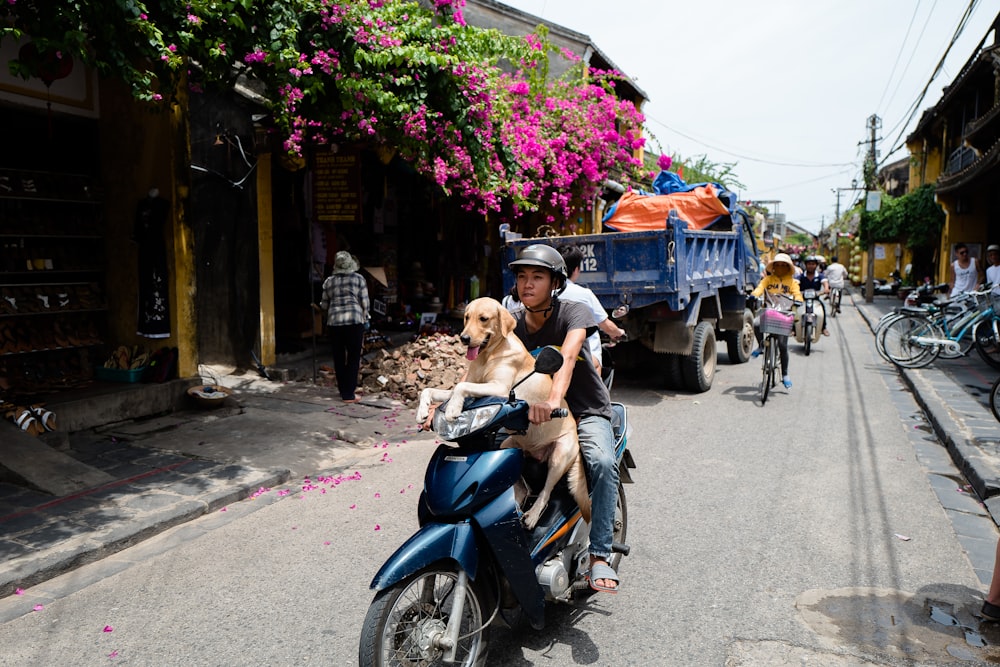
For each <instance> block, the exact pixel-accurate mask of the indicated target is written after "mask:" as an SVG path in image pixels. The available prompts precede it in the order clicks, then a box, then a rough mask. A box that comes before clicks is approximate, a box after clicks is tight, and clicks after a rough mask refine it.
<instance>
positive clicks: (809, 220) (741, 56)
mask: <svg viewBox="0 0 1000 667" xmlns="http://www.w3.org/2000/svg"><path fill="white" fill-rule="evenodd" d="M501 1H502V2H504V4H507V5H510V6H512V7H515V8H517V9H520V10H522V11H525V12H528V13H530V14H533V15H535V16H538V17H541V18H543V19H545V20H547V21H550V22H553V23H557V24H560V25H563V26H565V27H567V28H570V29H571V30H575V31H577V32H580V33H583V34H586V35H589V36H590V38H591V41H592V42H593V43H594V44H595V45H596V46H597V47H598V48H599V49H601V51H603V52H604V53H605V54H606V55H607V56H608V57H609V58H610V59H611V60H612V61H613V62H614V63H615V64H616V65H617V66H618V67H619V68H620V69H621V70H622V71H624V72H625V73H626V74H628V75H629V76H631V77H632V78H633V79H634V80H635V81H636V83H637V85H638V86H639V87H640V88H642V89H643V90H644V91H645V92H646V94H647V95H648V96H649V102H647V104H646V107H645V109H644V111H645V113H646V124H647V128H648V130H649V131H650V132H651V133H652V134H653V135H655V137H656V139H657V140H658V141H659V143H660V145H661V146H662V148H663V152H665V153H674V152H676V153H679V154H680V155H682V156H684V157H693V156H697V155H701V154H706V155H707V156H708V158H709V159H710V160H712V161H713V162H717V163H719V162H732V163H736V166H735V168H734V171H735V173H736V176H737V177H738V179H739V180H740V181H741V182H742V183H744V184H745V185H746V190H744V191H742V192H740V193H739V194H740V199H758V200H763V199H777V200H781V204H780V205H778V207H777V211H778V212H781V213H785V214H786V216H787V218H788V221H789V222H794V223H795V224H798V225H800V226H802V227H804V228H806V229H809V230H811V231H813V232H816V231H819V229H820V225H821V223H822V222H823V219H824V217H825V223H826V224H829V223H831V222H832V220H833V218H834V213H835V208H836V195H835V194H834V193H833V192H832V191H831V189H832V188H837V187H842V188H843V187H850V185H851V180H852V179H853V178H857V179H858V181H859V182H860V181H861V164H862V158H863V153H864V151H865V150H866V148H865V146H859V142H862V141H866V140H867V139H868V130H867V119H868V117H869V116H871V115H872V114H873V113H875V114H877V115H878V116H880V117H881V118H882V130H881V131H880V132H879V134H878V137H879V138H880V139H881V141H879V142H878V148H879V150H880V153H881V158H880V159H882V158H884V157H885V156H886V154H887V153H888V152H889V151H890V150H891V149H892V148H893V147H895V146H896V145H897V144H899V143H901V142H902V141H903V140H905V138H906V134H908V133H909V132H911V131H912V130H913V128H914V127H915V126H916V122H917V121H918V120H919V118H920V114H921V113H922V111H923V110H925V109H927V108H930V107H931V106H933V105H934V104H935V103H936V102H937V101H938V100H939V99H940V97H941V92H942V89H943V87H944V86H945V85H947V84H948V83H950V82H951V81H952V80H953V79H954V77H955V76H956V75H957V74H958V72H959V71H960V70H961V68H962V66H963V65H964V64H965V62H966V61H967V60H968V59H969V56H970V55H971V54H972V52H973V49H975V47H976V45H977V44H978V43H979V41H980V40H981V39H982V38H983V36H984V35H986V33H987V31H988V30H989V26H990V25H991V24H992V22H993V19H994V18H995V17H996V15H997V12H998V11H1000V2H997V0H978V1H977V2H976V5H975V10H974V12H973V14H972V17H971V19H970V20H969V21H968V23H967V25H966V27H965V29H964V31H963V32H962V34H961V35H960V37H959V38H958V41H957V42H956V43H955V45H954V46H953V47H952V49H951V52H950V53H949V55H948V57H947V59H946V60H945V65H944V68H943V69H942V71H941V72H940V73H939V74H938V76H937V78H936V79H935V80H934V82H933V83H932V84H931V86H930V88H929V89H928V92H927V94H926V96H925V97H924V100H923V102H921V104H920V107H919V109H918V110H917V113H916V114H915V115H914V117H913V119H912V120H910V122H909V124H908V125H905V132H903V134H902V137H900V132H901V131H903V130H904V126H903V125H902V124H903V123H904V122H905V121H906V119H907V117H908V116H909V114H910V110H911V107H912V105H913V104H914V103H915V102H916V100H917V98H918V97H919V95H920V92H921V90H923V88H924V86H925V85H927V82H928V81H929V80H930V78H931V74H932V73H933V71H934V68H935V66H936V65H937V63H938V61H939V60H940V59H941V57H942V56H943V55H944V52H945V49H946V48H947V46H948V43H949V42H950V41H951V38H952V35H953V34H954V32H955V30H956V28H957V27H958V24H959V20H960V18H961V16H962V14H963V13H964V11H965V9H966V8H967V6H968V4H969V2H968V0H767V1H766V2H748V1H747V0H718V1H716V2H698V1H692V0H686V1H684V2H678V1H677V0H659V1H658V2H654V1H651V0H615V1H614V2H607V1H606V0H501ZM991 37H992V36H991ZM647 145H648V146H649V147H650V148H651V149H652V150H654V151H656V150H657V144H656V142H655V141H649V142H648V143H647ZM905 156H906V152H905V148H904V149H903V150H901V151H898V152H896V153H894V154H893V155H891V156H890V157H889V159H888V162H894V161H896V160H898V159H901V158H903V157H905ZM777 163H780V164H777ZM852 194H854V193H851V192H842V193H841V210H842V211H843V210H844V209H845V208H846V207H848V206H849V205H850V204H851V203H852V202H853V201H854V200H853V199H852V198H851V196H852ZM774 210H775V209H774V207H772V212H774Z"/></svg>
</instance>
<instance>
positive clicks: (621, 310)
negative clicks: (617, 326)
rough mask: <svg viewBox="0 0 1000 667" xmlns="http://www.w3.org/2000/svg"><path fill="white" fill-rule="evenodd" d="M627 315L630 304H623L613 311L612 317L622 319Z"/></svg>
mask: <svg viewBox="0 0 1000 667" xmlns="http://www.w3.org/2000/svg"><path fill="white" fill-rule="evenodd" d="M626 315H628V304H622V305H620V306H618V307H617V308H615V309H614V310H613V311H611V317H612V319H616V320H620V319H621V318H623V317H625V316H626Z"/></svg>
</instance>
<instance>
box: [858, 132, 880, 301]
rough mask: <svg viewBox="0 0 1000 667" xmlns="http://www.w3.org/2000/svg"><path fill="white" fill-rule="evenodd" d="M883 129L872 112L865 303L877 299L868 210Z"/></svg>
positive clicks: (867, 167)
mask: <svg viewBox="0 0 1000 667" xmlns="http://www.w3.org/2000/svg"><path fill="white" fill-rule="evenodd" d="M880 129H882V119H881V118H879V117H878V116H877V115H875V114H872V115H871V116H869V117H868V131H869V139H868V141H867V142H862V143H867V144H868V157H867V158H866V159H865V168H864V177H865V199H864V202H865V204H864V208H863V209H862V210H861V216H862V220H863V221H864V222H865V223H866V224H864V227H865V230H866V234H865V236H867V238H866V239H865V241H866V242H867V245H868V276H867V277H866V278H865V303H871V302H872V301H874V300H875V242H874V240H873V239H874V236H873V234H872V228H871V224H870V223H868V221H867V220H866V217H867V216H868V215H869V211H868V193H869V192H873V191H875V190H876V189H877V187H878V184H877V183H876V182H875V166H876V164H877V162H876V160H877V159H878V150H876V147H875V144H876V142H878V137H877V136H876V135H877V134H878V131H879V130H880Z"/></svg>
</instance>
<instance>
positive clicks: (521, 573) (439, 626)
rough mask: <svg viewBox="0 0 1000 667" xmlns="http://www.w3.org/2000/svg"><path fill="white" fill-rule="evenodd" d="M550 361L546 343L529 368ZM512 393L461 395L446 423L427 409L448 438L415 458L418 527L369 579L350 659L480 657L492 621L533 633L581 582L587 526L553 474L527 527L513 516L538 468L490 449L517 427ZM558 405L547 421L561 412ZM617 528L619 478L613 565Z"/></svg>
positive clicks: (622, 453) (469, 662) (553, 354)
mask: <svg viewBox="0 0 1000 667" xmlns="http://www.w3.org/2000/svg"><path fill="white" fill-rule="evenodd" d="M561 365H562V355H561V354H560V353H559V352H558V351H556V350H555V349H552V348H546V349H543V350H542V351H541V353H540V354H539V355H538V356H537V358H536V362H535V369H534V371H533V372H536V373H539V372H540V373H546V374H549V375H551V374H553V373H555V372H556V371H558V370H559V368H560V366H561ZM523 381H524V380H523V379H522V380H521V382H523ZM518 384H520V383H518ZM516 387H517V385H515V387H514V389H516ZM514 389H511V392H510V396H509V397H507V398H506V399H505V398H502V397H490V398H478V399H468V400H467V401H466V403H465V405H464V406H463V408H464V410H463V412H462V413H461V415H460V416H459V417H458V418H457V419H456V420H455V421H453V422H449V421H447V420H446V419H445V418H444V409H443V406H442V407H439V408H438V410H437V411H436V412H435V414H434V419H433V422H432V426H433V429H434V431H435V432H437V434H438V435H439V436H440V437H441V438H443V439H444V440H448V441H450V442H453V443H454V445H441V446H440V447H438V449H437V450H436V451H435V452H434V455H433V456H432V457H431V460H430V462H429V463H428V465H427V472H426V475H425V478H424V489H423V492H422V493H421V495H420V501H419V505H418V509H417V516H418V519H419V522H420V529H419V530H418V531H417V532H416V533H415V534H414V535H413V536H412V537H410V539H408V540H407V541H406V542H405V543H404V544H403V545H402V546H401V547H400V548H399V549H397V550H396V553H394V554H393V555H392V556H391V557H390V558H389V560H387V561H386V562H385V564H384V565H383V566H382V568H381V569H380V570H379V571H378V574H376V575H375V578H374V580H373V581H372V583H371V588H372V589H374V590H375V591H377V593H376V595H375V598H374V600H373V601H372V603H371V606H370V607H369V609H368V614H367V615H366V616H365V620H364V625H363V627H362V631H361V642H360V647H359V652H358V662H359V664H360V665H361V666H362V667H369V666H379V667H389V666H394V665H418V664H419V665H438V664H449V665H450V664H460V665H463V666H467V667H473V666H481V665H484V664H485V663H486V655H487V651H488V647H489V631H490V626H491V624H492V623H493V622H494V621H497V620H498V619H499V620H502V621H503V622H504V623H506V624H507V625H508V626H513V625H514V624H515V621H516V620H517V619H518V618H519V617H520V616H521V615H523V616H524V617H525V618H526V619H527V620H528V622H529V623H530V624H531V625H532V627H534V628H536V629H540V628H541V627H543V625H544V608H545V602H546V601H557V602H570V601H571V600H572V598H573V596H574V593H575V592H576V591H589V590H590V589H589V586H588V584H587V582H586V574H585V573H586V570H587V568H588V565H589V554H588V546H589V539H588V536H589V533H590V526H589V524H587V522H585V521H584V520H583V518H582V517H581V515H580V510H579V508H577V506H576V503H575V502H574V501H573V498H572V496H571V495H570V493H569V488H568V485H567V484H566V480H565V478H564V479H563V480H561V481H560V483H559V484H558V485H557V486H556V489H555V491H554V492H553V494H552V497H551V498H550V499H549V504H548V507H547V508H546V510H545V512H544V513H543V514H542V516H541V518H540V519H539V522H538V525H536V526H535V528H534V530H533V531H530V532H529V531H527V530H526V529H525V528H524V527H523V525H522V523H521V517H522V515H523V513H524V511H525V510H526V509H529V508H530V503H531V501H532V500H533V498H534V496H532V495H531V492H530V489H532V488H536V489H540V488H542V485H543V484H544V480H545V466H544V464H540V463H537V462H534V461H532V460H530V459H526V458H525V457H524V456H523V454H522V452H521V450H520V449H500V448H499V446H500V443H501V442H503V440H504V439H505V437H506V436H505V435H504V433H503V432H508V433H509V432H523V431H525V430H527V428H528V404H527V403H526V402H525V401H523V400H520V399H518V398H516V396H515V394H514ZM612 408H613V413H614V419H613V422H612V427H613V431H614V435H615V451H616V454H617V460H618V466H619V476H620V480H621V482H629V483H630V482H632V478H631V476H630V474H629V469H631V468H635V463H634V461H633V460H632V455H631V454H630V453H629V451H628V449H627V434H628V426H627V421H626V413H625V406H624V405H621V404H619V403H612ZM558 412H560V410H557V411H555V412H554V413H553V417H564V416H565V414H557V413H558ZM563 412H564V411H563ZM532 464H534V465H532ZM522 479H523V481H524V482H525V484H526V486H527V487H528V489H529V495H528V497H527V498H526V499H525V500H524V502H523V503H521V502H519V501H518V494H516V493H515V487H516V486H517V484H518V481H519V480H522ZM627 527H628V511H627V508H626V504H625V490H624V487H622V486H621V485H620V484H619V487H618V502H617V506H616V509H615V531H614V546H613V551H614V553H613V554H612V557H611V559H610V565H611V566H612V567H613V568H614V569H615V570H617V569H618V566H619V563H620V562H621V558H622V556H624V555H627V554H628V551H629V547H628V545H627V544H625V537H626V532H627Z"/></svg>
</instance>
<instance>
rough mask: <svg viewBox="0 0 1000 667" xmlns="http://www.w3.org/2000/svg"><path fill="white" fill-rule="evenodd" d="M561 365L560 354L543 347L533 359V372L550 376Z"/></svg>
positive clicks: (552, 348)
mask: <svg viewBox="0 0 1000 667" xmlns="http://www.w3.org/2000/svg"><path fill="white" fill-rule="evenodd" d="M562 365H563V357H562V353H560V352H559V350H557V349H556V348H554V347H544V348H542V351H541V352H539V353H538V356H537V357H535V372H536V373H545V374H546V375H552V374H553V373H555V372H556V371H558V370H559V369H560V368H562Z"/></svg>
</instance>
